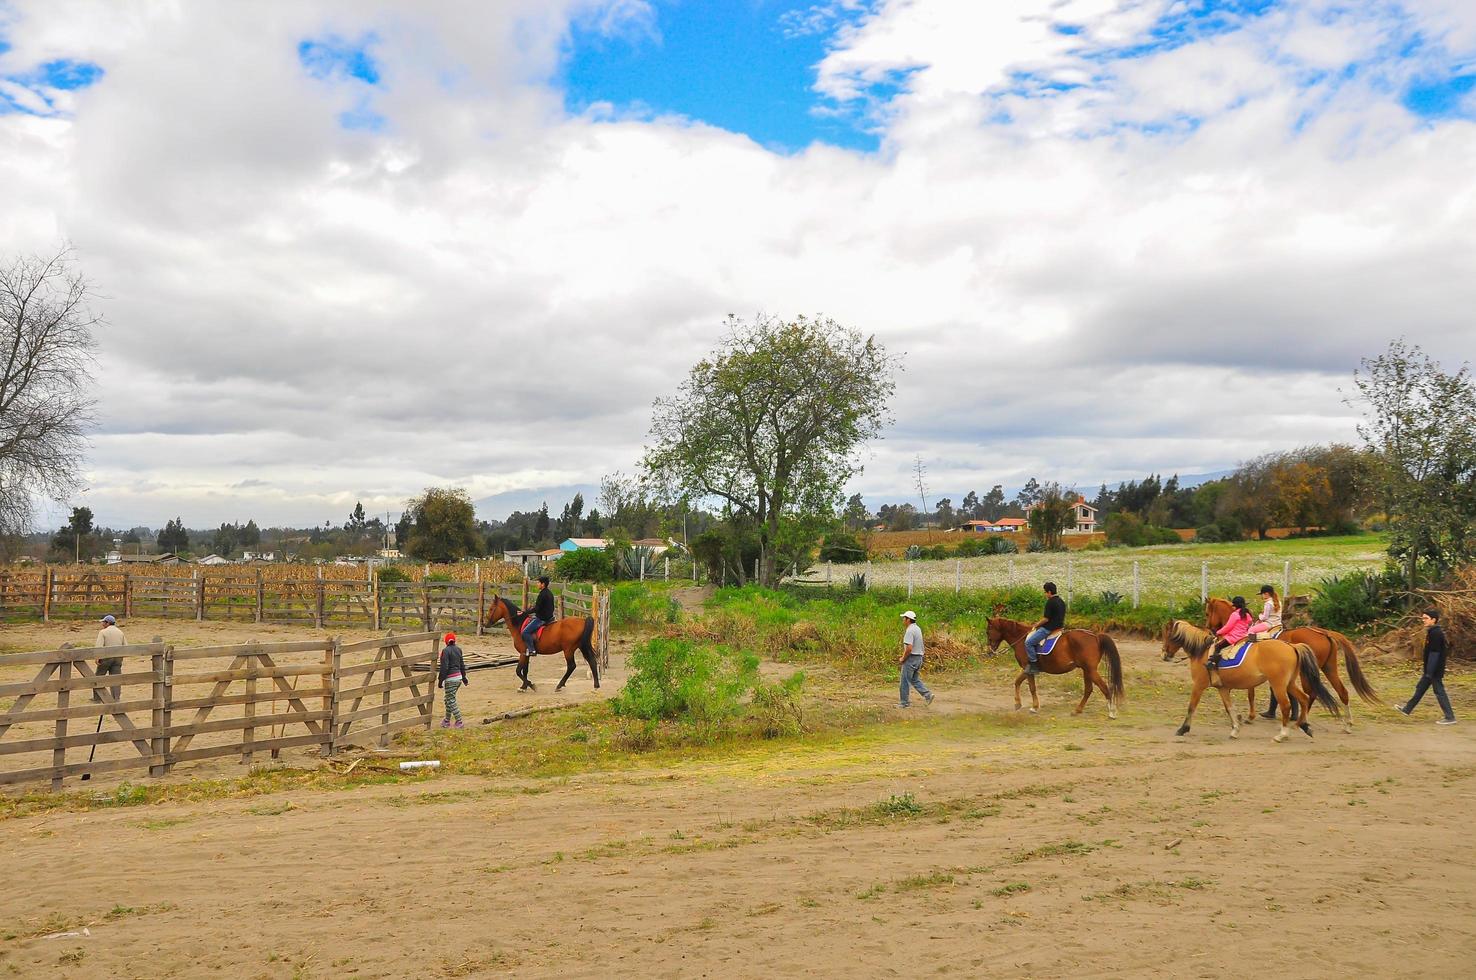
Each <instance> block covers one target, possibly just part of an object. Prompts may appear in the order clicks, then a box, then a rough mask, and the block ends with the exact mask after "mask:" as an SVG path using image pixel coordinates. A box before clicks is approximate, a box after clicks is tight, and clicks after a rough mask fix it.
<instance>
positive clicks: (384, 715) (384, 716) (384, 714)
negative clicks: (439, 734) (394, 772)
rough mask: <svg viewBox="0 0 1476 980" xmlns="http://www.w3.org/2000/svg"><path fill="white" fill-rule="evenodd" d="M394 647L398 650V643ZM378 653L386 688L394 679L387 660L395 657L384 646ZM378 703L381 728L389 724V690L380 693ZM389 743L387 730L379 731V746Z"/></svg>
mask: <svg viewBox="0 0 1476 980" xmlns="http://www.w3.org/2000/svg"><path fill="white" fill-rule="evenodd" d="M394 649H395V650H396V651H399V649H400V647H399V645H398V644H396V645H395V647H394ZM379 654H380V656H381V657H383V658H384V663H385V667H384V681H383V682H382V683H383V684H384V685H385V687H386V688H388V687H389V684H390V682H391V681H392V680H394V671H392V670H391V669H390V667H389V662H390V661H391V660H393V659H395V657H394V654H392V653H390V652H389V651H388V650H386V649H385V648H384V647H380V648H379ZM371 676H372V675H371ZM379 703H380V715H379V725H380V727H381V728H385V727H388V726H389V721H390V710H389V706H390V692H389V691H388V690H386V691H385V692H384V694H383V695H381V697H380V702H379ZM389 743H390V737H389V732H382V733H380V736H379V747H380V748H382V749H384V748H388V747H389Z"/></svg>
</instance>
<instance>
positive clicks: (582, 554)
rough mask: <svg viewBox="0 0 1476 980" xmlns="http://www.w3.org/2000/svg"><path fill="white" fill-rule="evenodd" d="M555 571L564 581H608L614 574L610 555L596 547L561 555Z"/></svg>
mask: <svg viewBox="0 0 1476 980" xmlns="http://www.w3.org/2000/svg"><path fill="white" fill-rule="evenodd" d="M555 571H556V572H557V573H558V576H559V579H560V580H561V581H564V582H608V581H610V578H611V577H612V576H613V575H614V570H613V568H612V565H611V562H610V556H609V555H608V554H606V553H605V552H603V551H599V550H597V549H595V548H581V549H579V550H578V551H570V552H566V553H564V554H563V555H560V556H559V561H558V564H557V565H556V566H555Z"/></svg>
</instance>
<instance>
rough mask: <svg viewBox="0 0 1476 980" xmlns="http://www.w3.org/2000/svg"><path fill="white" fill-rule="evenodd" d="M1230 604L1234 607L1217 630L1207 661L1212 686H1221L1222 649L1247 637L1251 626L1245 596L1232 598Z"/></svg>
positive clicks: (1206, 666)
mask: <svg viewBox="0 0 1476 980" xmlns="http://www.w3.org/2000/svg"><path fill="white" fill-rule="evenodd" d="M1230 605H1231V606H1233V607H1234V608H1233V609H1231V610H1230V618H1229V619H1227V620H1225V625H1224V626H1221V627H1220V628H1219V629H1218V630H1217V631H1216V632H1215V637H1216V639H1215V645H1214V649H1212V650H1210V655H1209V659H1208V660H1207V661H1205V668H1206V669H1207V670H1208V671H1209V675H1210V686H1211V687H1219V686H1220V651H1221V650H1223V649H1225V648H1226V647H1228V646H1233V645H1235V644H1236V643H1239V642H1240V641H1241V640H1243V639H1245V636H1246V634H1247V633H1249V632H1250V628H1251V622H1252V620H1251V614H1250V611H1249V610H1248V609H1246V608H1245V596H1239V595H1238V596H1236V597H1235V598H1233V599H1231V600H1230Z"/></svg>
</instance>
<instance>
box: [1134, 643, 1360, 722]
mask: <svg viewBox="0 0 1476 980" xmlns="http://www.w3.org/2000/svg"><path fill="white" fill-rule="evenodd" d="M1214 643H1215V635H1214V634H1213V633H1209V632H1206V631H1205V630H1202V629H1200V628H1199V627H1198V626H1195V625H1193V624H1192V623H1186V622H1184V621H1183V620H1182V619H1176V620H1174V621H1173V622H1170V623H1165V624H1164V627H1163V659H1164V660H1166V661H1171V660H1173V659H1174V655H1175V654H1176V653H1178V652H1179V651H1180V650H1183V651H1185V652H1186V653H1188V654H1189V676H1190V678H1192V679H1193V681H1194V691H1193V693H1191V694H1190V695H1189V710H1188V711H1186V712H1185V713H1184V723H1183V724H1182V725H1180V726H1179V730H1178V731H1177V732H1175V733H1174V734H1176V735H1187V734H1189V723H1190V722H1191V721H1193V720H1194V711H1195V709H1196V708H1198V707H1199V699H1200V698H1201V697H1202V696H1203V695H1204V689H1205V688H1207V687H1209V686H1210V679H1209V669H1208V668H1207V667H1206V666H1205V654H1206V653H1208V652H1209V649H1210V647H1212V646H1214ZM1219 674H1220V686H1219V687H1218V688H1217V690H1218V691H1219V692H1220V701H1221V703H1222V704H1224V706H1225V716H1226V717H1227V718H1229V719H1230V737H1231V738H1239V737H1240V724H1241V722H1240V719H1238V718H1236V717H1235V713H1234V712H1233V711H1231V710H1230V692H1231V691H1240V690H1248V689H1252V688H1255V687H1256V686H1257V685H1258V684H1265V683H1267V682H1269V683H1270V684H1271V690H1272V691H1274V692H1275V693H1276V698H1277V700H1278V701H1279V702H1280V708H1281V731H1280V732H1278V733H1277V734H1276V737H1275V738H1274V739H1272V741H1275V742H1284V741H1286V738H1287V735H1288V734H1289V732H1288V731H1287V723H1288V722H1289V721H1291V707H1290V705H1291V703H1292V699H1295V700H1296V702H1297V705H1298V706H1299V707H1300V708H1301V712H1302V714H1301V719H1300V720H1299V721H1298V722H1297V727H1298V728H1300V729H1301V730H1302V731H1303V732H1305V733H1306V735H1307V737H1308V738H1311V737H1312V726H1311V725H1309V724H1308V723H1307V711H1308V709H1309V708H1311V707H1312V700H1313V699H1314V698H1315V699H1316V700H1317V701H1318V702H1320V703H1321V704H1322V706H1323V707H1325V708H1327V710H1328V711H1331V712H1332V714H1333V717H1334V718H1336V717H1338V703H1337V702H1336V701H1334V700H1333V696H1332V692H1331V691H1329V690H1328V689H1327V687H1326V686H1325V685H1324V684H1323V683H1322V675H1320V674H1319V673H1318V672H1317V658H1316V657H1314V656H1313V654H1312V648H1311V647H1309V646H1307V644H1305V643H1298V644H1296V645H1295V646H1293V645H1292V644H1290V643H1284V642H1282V641H1281V640H1258V641H1257V642H1255V643H1252V644H1251V645H1250V649H1249V650H1247V651H1246V652H1245V659H1244V660H1242V661H1241V662H1240V663H1239V664H1237V665H1235V666H1234V667H1221V668H1220V670H1219Z"/></svg>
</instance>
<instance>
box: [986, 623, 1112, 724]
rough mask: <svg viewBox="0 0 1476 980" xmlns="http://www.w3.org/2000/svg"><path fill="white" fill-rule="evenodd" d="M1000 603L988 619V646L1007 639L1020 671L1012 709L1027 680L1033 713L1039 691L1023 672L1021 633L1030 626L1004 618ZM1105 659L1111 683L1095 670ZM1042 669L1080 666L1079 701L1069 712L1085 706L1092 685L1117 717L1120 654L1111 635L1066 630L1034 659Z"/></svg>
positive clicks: (1024, 657) (1061, 671)
mask: <svg viewBox="0 0 1476 980" xmlns="http://www.w3.org/2000/svg"><path fill="white" fill-rule="evenodd" d="M1003 610H1004V607H1003V606H996V607H995V610H994V613H995V615H994V618H993V619H991V620H989V649H990V650H994V649H996V648H997V647H998V646H999V645H1000V644H1001V643H1008V644H1009V645H1010V646H1011V647H1012V648H1013V649H1014V651H1015V662H1016V663H1018V664H1019V665H1020V675H1019V676H1018V677H1016V678H1015V710H1016V711H1019V710H1020V708H1021V707H1022V705H1021V703H1020V685H1021V684H1023V683H1025V682H1026V681H1027V680H1028V681H1029V682H1030V701H1031V708H1030V713H1031V714H1035V713H1036V712H1037V711H1039V710H1040V692H1039V691H1037V690H1036V688H1035V675H1033V674H1027V673H1026V672H1025V665H1026V664H1028V663H1029V662H1030V658H1029V657H1028V656H1027V655H1026V653H1025V637H1026V636H1028V635H1029V634H1030V629H1031V627H1030V626H1029V625H1027V624H1026V623H1021V622H1018V621H1016V620H1013V619H1005V618H1004V617H1002V616H1000V615H999V614H1000V613H1001V612H1003ZM1103 660H1106V661H1107V673H1108V676H1109V677H1110V678H1111V684H1110V686H1109V684H1108V683H1107V682H1105V681H1103V680H1102V675H1101V673H1099V672H1098V670H1097V664H1098V663H1100V662H1101V661H1103ZM1036 666H1038V667H1039V668H1040V670H1041V672H1042V673H1046V674H1069V673H1071V672H1072V671H1073V670H1080V671H1081V674H1082V692H1081V701H1080V702H1079V703H1078V704H1077V705H1076V710H1075V711H1073V712H1071V713H1072V714H1073V715H1079V714H1081V712H1082V709H1083V708H1085V707H1086V703H1087V700H1088V699H1089V698H1091V696H1092V686H1093V685H1095V686H1096V687H1097V689H1098V690H1100V691H1101V692H1102V697H1104V698H1106V699H1107V717H1108V718H1116V717H1117V705H1118V704H1119V703H1120V702H1121V701H1122V699H1123V690H1122V656H1121V654H1119V653H1118V652H1117V644H1116V643H1114V642H1112V637H1110V636H1108V635H1107V634H1106V633H1093V632H1092V631H1091V630H1066V631H1065V632H1063V633H1062V634H1061V636H1060V638H1059V639H1057V640H1056V645H1055V647H1054V648H1052V650H1051V652H1050V653H1048V654H1044V655H1042V656H1040V657H1038V658H1037V659H1036Z"/></svg>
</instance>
